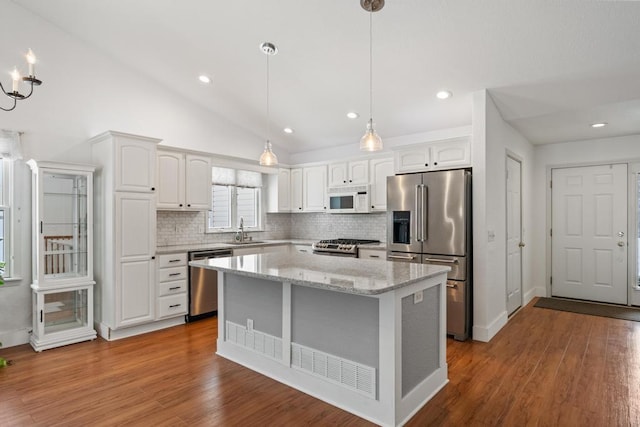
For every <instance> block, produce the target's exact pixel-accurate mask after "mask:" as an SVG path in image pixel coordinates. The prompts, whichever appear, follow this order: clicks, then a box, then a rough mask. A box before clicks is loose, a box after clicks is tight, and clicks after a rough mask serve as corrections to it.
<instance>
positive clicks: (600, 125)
mask: <svg viewBox="0 0 640 427" xmlns="http://www.w3.org/2000/svg"><path fill="white" fill-rule="evenodd" d="M606 125H607V123H605V122H602V123H592V124H591V127H592V128H603V127H605V126H606Z"/></svg>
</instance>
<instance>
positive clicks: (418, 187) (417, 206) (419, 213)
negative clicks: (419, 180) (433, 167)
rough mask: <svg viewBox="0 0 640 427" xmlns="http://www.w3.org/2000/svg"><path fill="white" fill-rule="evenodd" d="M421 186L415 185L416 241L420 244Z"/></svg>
mask: <svg viewBox="0 0 640 427" xmlns="http://www.w3.org/2000/svg"><path fill="white" fill-rule="evenodd" d="M421 186H422V184H418V185H416V209H415V212H416V232H415V235H416V241H418V242H422V200H421V197H420V196H422V192H421V191H420V187H421Z"/></svg>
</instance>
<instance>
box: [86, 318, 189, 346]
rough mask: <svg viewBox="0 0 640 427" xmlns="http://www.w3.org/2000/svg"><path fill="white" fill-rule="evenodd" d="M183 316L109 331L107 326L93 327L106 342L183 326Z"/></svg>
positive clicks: (98, 325)
mask: <svg viewBox="0 0 640 427" xmlns="http://www.w3.org/2000/svg"><path fill="white" fill-rule="evenodd" d="M184 323H185V322H184V316H179V317H173V318H171V319H165V320H159V321H157V322H151V323H145V324H144V325H137V326H131V327H129V328H122V329H111V328H110V327H109V326H108V325H106V324H104V323H100V324H97V325H95V328H96V330H97V331H98V334H99V335H100V336H101V337H102V338H104V339H105V340H107V341H114V340H119V339H122V338H129V337H133V336H135V335H140V334H146V333H147V332H153V331H159V330H160V329H165V328H170V327H172V326H177V325H182V324H184Z"/></svg>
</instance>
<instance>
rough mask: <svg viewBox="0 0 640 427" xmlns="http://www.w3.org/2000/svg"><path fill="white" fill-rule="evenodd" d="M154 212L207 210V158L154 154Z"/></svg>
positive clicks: (209, 192)
mask: <svg viewBox="0 0 640 427" xmlns="http://www.w3.org/2000/svg"><path fill="white" fill-rule="evenodd" d="M157 171H158V179H157V183H158V188H157V190H158V191H157V194H158V196H157V208H158V209H161V210H209V209H211V158H210V157H206V156H198V155H194V154H188V153H183V152H180V151H172V150H158V155H157Z"/></svg>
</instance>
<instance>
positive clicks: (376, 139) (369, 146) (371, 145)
mask: <svg viewBox="0 0 640 427" xmlns="http://www.w3.org/2000/svg"><path fill="white" fill-rule="evenodd" d="M360 150H362V151H379V150H382V138H380V135H378V132H376V130H375V129H374V128H373V120H372V119H370V120H369V122H368V123H367V131H366V132H365V134H364V135H363V136H362V138H360Z"/></svg>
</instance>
